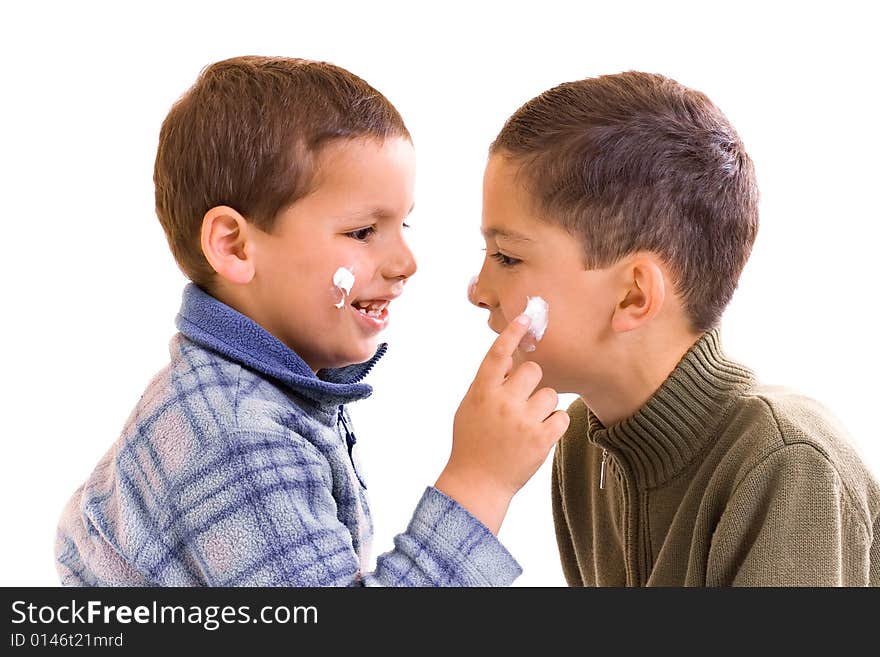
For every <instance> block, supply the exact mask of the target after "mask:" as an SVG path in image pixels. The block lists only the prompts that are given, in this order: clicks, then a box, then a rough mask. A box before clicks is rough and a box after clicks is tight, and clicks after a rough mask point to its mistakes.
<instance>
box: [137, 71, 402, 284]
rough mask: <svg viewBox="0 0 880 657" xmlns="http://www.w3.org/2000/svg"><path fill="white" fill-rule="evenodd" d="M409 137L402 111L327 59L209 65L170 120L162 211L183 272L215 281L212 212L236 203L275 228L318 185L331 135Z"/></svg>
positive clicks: (160, 174)
mask: <svg viewBox="0 0 880 657" xmlns="http://www.w3.org/2000/svg"><path fill="white" fill-rule="evenodd" d="M366 136H371V137H376V138H378V139H385V138H386V137H389V136H400V137H405V138H407V139H410V135H409V132H408V131H407V129H406V126H405V125H404V123H403V119H402V118H401V117H400V114H399V113H398V112H397V110H396V109H395V108H394V106H393V105H392V104H391V103H390V102H388V100H387V99H386V98H385V97H384V96H383V95H382V94H380V93H379V92H378V91H376V90H375V89H373V87H371V86H370V85H369V84H367V83H366V82H365V81H364V80H362V79H361V78H359V77H357V76H356V75H353V74H352V73H350V72H348V71H346V70H345V69H343V68H340V67H338V66H334V65H332V64H328V63H325V62H313V61H308V60H304V59H290V58H284V57H236V58H233V59H227V60H224V61H221V62H217V63H214V64H211V65H209V66H207V67H206V68H204V69H203V70H202V72H201V74H200V75H199V77H198V79H197V80H196V82H195V84H194V85H193V86H192V87H191V88H190V89H189V90H188V91H187V92H186V93H185V94H184V95H183V96H182V97H181V98H180V100H178V101H177V102H176V103H175V104H174V106H173V107H172V108H171V110H170V111H169V113H168V116H167V117H166V118H165V121H164V122H163V123H162V129H161V131H160V133H159V148H158V151H157V153H156V164H155V169H154V173H153V182H154V183H155V186H156V214H157V215H158V216H159V221H160V223H161V224H162V228H164V229H165V235H166V236H167V238H168V244H169V246H170V247H171V252H172V253H173V255H174V258H175V260H177V263H178V265H179V266H180V268H181V270H182V271H183V273H184V274H186V275H187V276H188V277H189V278H190V279H191V280H193V281H194V282H196V283H198V284H201V285H204V286H207V285H208V283H209V281H210V280H211V279H212V278H213V275H214V271H213V269H212V268H211V266H210V265H209V264H208V262H207V260H206V259H205V257H204V254H203V253H202V250H201V246H200V231H201V224H202V219H203V218H204V215H205V213H206V212H207V211H208V210H209V209H211V208H212V207H215V206H218V205H228V206H230V207H232V208H234V209H235V210H237V211H238V212H240V213H241V214H242V215H243V216H245V217H246V218H247V220H248V221H250V222H253V223H254V224H255V225H256V226H258V227H259V228H260V229H262V230H265V231H267V232H269V231H271V230H272V227H273V224H274V220H275V217H276V216H277V215H278V213H279V211H280V210H282V209H283V208H285V207H287V206H289V205H290V204H291V203H294V202H295V201H297V200H298V199H300V198H302V197H303V196H305V195H306V194H308V193H309V191H311V189H312V186H313V184H314V178H315V173H316V171H315V159H316V156H317V154H318V153H319V151H320V149H321V148H322V147H323V146H325V145H326V144H327V142H329V141H330V140H333V139H339V138H356V137H366Z"/></svg>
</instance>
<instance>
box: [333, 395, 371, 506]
mask: <svg viewBox="0 0 880 657" xmlns="http://www.w3.org/2000/svg"><path fill="white" fill-rule="evenodd" d="M336 424H337V426H338V425H342V429H343V431H344V432H345V444H346V446H347V447H348V460H349V461H351V467H352V470H354V474H355V476H356V477H357V478H358V482H359V483H360V485H361V486H362V487H363V488H364V490H366V488H367V485H366V484H365V483H364V480H363V479H361V473H360V472H358V469H357V466H355V464H354V454H352V451H353V450H354V445H355V443H356V442H357V437H356V436H355V435H354V431H352V430H351V429H349V428H348V422H346V421H345V412H344V411H343V407H342V405H340V406H339V409H338V413H337V415H336Z"/></svg>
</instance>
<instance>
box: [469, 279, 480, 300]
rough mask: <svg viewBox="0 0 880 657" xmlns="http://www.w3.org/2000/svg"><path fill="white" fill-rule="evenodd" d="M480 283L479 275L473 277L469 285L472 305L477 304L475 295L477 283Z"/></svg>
mask: <svg viewBox="0 0 880 657" xmlns="http://www.w3.org/2000/svg"><path fill="white" fill-rule="evenodd" d="M479 282H480V276H479V274H477V275H476V276H472V277H471V280H470V283H468V291H467V298H468V301H470V302H471V303H476V297H475V296H474V295H475V294H476V293H477V283H479Z"/></svg>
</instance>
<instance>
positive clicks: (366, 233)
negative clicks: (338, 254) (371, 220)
mask: <svg viewBox="0 0 880 657" xmlns="http://www.w3.org/2000/svg"><path fill="white" fill-rule="evenodd" d="M375 232H376V228H375V227H373V226H367V227H366V228H358V229H357V230H353V231H351V232H350V233H346V235H347V236H348V237H350V238H352V239H355V240H358V241H359V242H366V241H367V240H368V239H369V238H370V235H372V234H373V233H375Z"/></svg>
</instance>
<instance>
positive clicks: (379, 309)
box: [351, 299, 391, 319]
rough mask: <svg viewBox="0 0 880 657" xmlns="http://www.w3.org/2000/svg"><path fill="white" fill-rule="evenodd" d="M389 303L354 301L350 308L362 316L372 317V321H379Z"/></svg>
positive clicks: (382, 300)
mask: <svg viewBox="0 0 880 657" xmlns="http://www.w3.org/2000/svg"><path fill="white" fill-rule="evenodd" d="M389 303H391V302H390V301H386V300H384V299H377V300H375V301H355V302H354V303H352V304H351V305H352V307H353V308H354V309H355V310H357V311H358V312H359V313H361V314H362V315H366V316H367V317H372V318H373V319H381V318H382V317H383V316H384V315H385V314H387V313H386V309H387V308H388V304H389Z"/></svg>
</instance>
